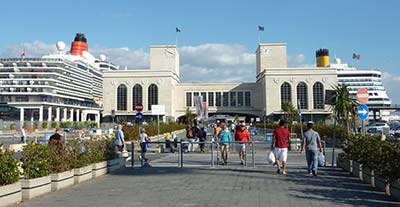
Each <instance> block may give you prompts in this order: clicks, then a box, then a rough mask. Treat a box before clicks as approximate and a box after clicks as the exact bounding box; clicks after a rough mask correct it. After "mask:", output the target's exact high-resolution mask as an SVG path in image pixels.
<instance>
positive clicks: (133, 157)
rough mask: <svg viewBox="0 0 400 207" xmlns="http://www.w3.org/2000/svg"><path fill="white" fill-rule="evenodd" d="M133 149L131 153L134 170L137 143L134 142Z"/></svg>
mask: <svg viewBox="0 0 400 207" xmlns="http://www.w3.org/2000/svg"><path fill="white" fill-rule="evenodd" d="M131 149H132V153H131V156H132V157H131V158H132V159H131V163H132V168H133V166H134V165H135V141H132V146H131Z"/></svg>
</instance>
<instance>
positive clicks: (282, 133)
mask: <svg viewBox="0 0 400 207" xmlns="http://www.w3.org/2000/svg"><path fill="white" fill-rule="evenodd" d="M287 141H290V133H289V130H287V129H286V128H285V121H283V120H280V121H279V127H277V128H276V129H275V131H274V133H273V138H272V143H271V149H272V150H273V151H274V154H275V158H276V166H277V168H278V169H277V173H278V174H280V172H281V168H280V167H281V166H280V162H282V168H283V172H282V174H284V175H286V160H287V147H288V146H287V144H286V142H287Z"/></svg>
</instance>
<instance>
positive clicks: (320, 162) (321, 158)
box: [318, 152, 325, 167]
mask: <svg viewBox="0 0 400 207" xmlns="http://www.w3.org/2000/svg"><path fill="white" fill-rule="evenodd" d="M318 166H321V167H323V166H325V155H324V154H323V153H322V152H320V153H319V155H318Z"/></svg>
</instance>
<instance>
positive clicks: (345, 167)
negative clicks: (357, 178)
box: [337, 158, 350, 172]
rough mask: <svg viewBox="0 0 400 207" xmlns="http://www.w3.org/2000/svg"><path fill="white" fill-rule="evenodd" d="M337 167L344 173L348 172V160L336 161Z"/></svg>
mask: <svg viewBox="0 0 400 207" xmlns="http://www.w3.org/2000/svg"><path fill="white" fill-rule="evenodd" d="M337 165H338V166H339V167H341V168H342V169H343V170H344V171H346V172H350V160H348V159H344V158H341V159H338V160H337Z"/></svg>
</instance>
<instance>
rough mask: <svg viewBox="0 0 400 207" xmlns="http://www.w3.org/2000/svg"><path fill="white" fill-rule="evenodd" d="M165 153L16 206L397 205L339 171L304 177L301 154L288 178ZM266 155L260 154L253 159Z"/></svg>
mask: <svg viewBox="0 0 400 207" xmlns="http://www.w3.org/2000/svg"><path fill="white" fill-rule="evenodd" d="M164 155H165V156H163V157H162V158H161V159H158V160H153V161H152V165H153V167H152V168H143V169H142V168H134V169H132V168H125V169H121V170H120V171H117V172H115V173H114V174H111V175H106V176H103V177H100V178H97V179H94V180H91V181H88V182H86V183H82V184H79V185H76V186H73V187H71V188H68V189H65V190H62V191H59V192H53V193H51V194H48V195H45V196H43V197H41V198H38V199H34V200H31V201H27V202H24V203H21V204H20V205H18V206H27V207H28V206H29V207H36V206H37V207H39V206H40V207H55V206H70V207H73V206H87V207H89V206H118V207H124V206H126V207H128V206H129V207H133V206H147V207H159V206H160V207H161V206H162V207H166V206H171V207H175V206H177V207H192V206H193V207H195V206H209V207H227V206H229V207H231V206H245V207H258V206H260V207H261V206H263V207H265V206H272V207H280V206H282V207H286V206H287V207H312V206H327V207H328V206H329V207H331V206H378V207H388V206H390V207H394V206H397V207H399V206H400V202H397V201H394V200H392V199H390V197H387V196H385V195H384V194H383V193H382V192H378V191H376V190H375V189H374V188H372V187H369V186H368V185H366V184H362V183H361V182H359V181H358V180H357V178H355V177H351V176H349V175H348V173H345V172H343V171H341V170H340V169H333V168H321V169H320V172H319V176H318V177H313V176H312V175H308V174H306V168H305V160H304V156H302V155H299V154H298V153H290V155H289V158H288V159H289V167H288V175H286V176H284V175H277V174H276V169H275V168H274V167H272V166H268V165H258V166H257V168H252V167H244V166H241V165H239V163H238V160H237V159H238V158H237V155H236V154H232V155H231V162H230V164H229V165H228V166H216V167H215V168H210V167H209V166H206V165H199V164H198V163H201V161H203V162H204V163H206V161H205V160H208V158H209V156H210V155H209V154H208V155H207V154H198V153H191V154H189V155H190V156H186V154H185V157H186V161H185V165H184V168H183V169H180V168H177V167H176V166H177V164H176V158H177V156H176V154H174V155H173V154H164ZM264 157H265V155H264V154H263V155H262V154H259V155H257V157H256V158H257V159H256V160H259V161H261V160H262V159H264ZM191 163H193V165H192V166H191ZM249 164H251V163H250V162H249ZM160 166H164V167H160Z"/></svg>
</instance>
